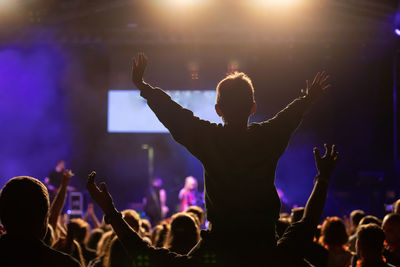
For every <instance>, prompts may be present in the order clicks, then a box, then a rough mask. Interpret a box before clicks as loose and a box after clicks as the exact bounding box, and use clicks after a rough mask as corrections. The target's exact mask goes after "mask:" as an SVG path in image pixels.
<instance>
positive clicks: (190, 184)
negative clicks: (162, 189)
mask: <svg viewBox="0 0 400 267" xmlns="http://www.w3.org/2000/svg"><path fill="white" fill-rule="evenodd" d="M185 188H186V189H188V190H195V189H197V180H196V178H194V177H193V176H188V177H186V179H185Z"/></svg>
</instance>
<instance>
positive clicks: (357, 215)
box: [350, 210, 365, 227]
mask: <svg viewBox="0 0 400 267" xmlns="http://www.w3.org/2000/svg"><path fill="white" fill-rule="evenodd" d="M364 217H365V212H364V211H363V210H353V211H352V212H351V213H350V220H351V223H352V224H353V226H354V227H357V226H358V224H359V223H360V221H361V219H362V218H364Z"/></svg>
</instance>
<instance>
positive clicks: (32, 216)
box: [0, 176, 50, 239]
mask: <svg viewBox="0 0 400 267" xmlns="http://www.w3.org/2000/svg"><path fill="white" fill-rule="evenodd" d="M49 206H50V203H49V193H48V192H47V189H46V187H45V186H44V185H43V184H42V183H41V182H40V181H39V180H37V179H35V178H32V177H28V176H19V177H15V178H12V179H11V180H9V181H8V182H7V183H6V185H5V186H4V187H3V188H2V190H1V193H0V220H1V222H2V224H3V226H4V228H5V229H6V231H7V233H9V234H13V235H20V236H25V237H35V238H38V239H43V238H44V236H45V234H46V231H47V222H48V212H49ZM27 218H29V222H27Z"/></svg>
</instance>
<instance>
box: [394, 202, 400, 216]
mask: <svg viewBox="0 0 400 267" xmlns="http://www.w3.org/2000/svg"><path fill="white" fill-rule="evenodd" d="M393 212H394V213H396V214H400V199H398V200H397V201H396V202H395V203H394V211H393Z"/></svg>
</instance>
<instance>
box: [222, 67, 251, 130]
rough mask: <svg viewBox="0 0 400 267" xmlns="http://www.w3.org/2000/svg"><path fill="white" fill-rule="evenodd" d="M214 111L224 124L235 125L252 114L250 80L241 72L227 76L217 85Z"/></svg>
mask: <svg viewBox="0 0 400 267" xmlns="http://www.w3.org/2000/svg"><path fill="white" fill-rule="evenodd" d="M216 102H217V103H216V104H215V110H216V112H217V114H218V115H219V116H220V117H222V119H223V120H224V122H225V123H233V124H234V123H237V122H242V121H244V120H248V118H249V117H250V116H251V115H252V114H254V112H255V110H256V103H255V101H254V88H253V84H252V82H251V80H250V78H249V77H248V76H247V75H246V74H244V73H243V72H235V73H233V74H231V75H228V76H227V77H226V78H224V79H223V80H222V81H220V82H219V83H218V85H217V101H216Z"/></svg>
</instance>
